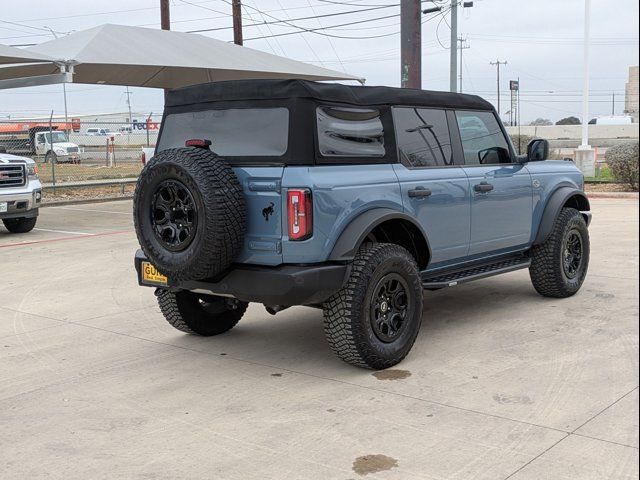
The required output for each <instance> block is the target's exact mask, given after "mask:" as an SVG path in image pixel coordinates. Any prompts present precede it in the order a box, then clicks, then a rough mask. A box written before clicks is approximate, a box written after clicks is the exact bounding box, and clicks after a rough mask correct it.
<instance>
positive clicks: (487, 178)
mask: <svg viewBox="0 0 640 480" xmlns="http://www.w3.org/2000/svg"><path fill="white" fill-rule="evenodd" d="M464 170H465V171H466V172H467V176H468V177H469V183H470V187H471V245H470V248H469V255H476V254H479V253H487V252H493V251H497V250H502V249H509V248H512V247H516V246H519V245H524V244H526V243H528V242H529V239H530V237H531V215H532V187H531V175H530V174H529V171H528V170H527V169H526V168H525V167H524V166H522V165H520V164H513V165H496V166H486V167H465V168H464ZM476 185H478V187H477V188H476ZM485 185H488V186H493V189H492V190H490V191H476V190H486V188H483V187H485Z"/></svg>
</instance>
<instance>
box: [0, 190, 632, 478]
mask: <svg viewBox="0 0 640 480" xmlns="http://www.w3.org/2000/svg"><path fill="white" fill-rule="evenodd" d="M593 207H594V220H593V224H592V227H591V235H592V263H591V267H590V270H589V275H588V277H587V280H586V283H585V285H584V287H583V289H582V291H581V292H580V293H579V294H578V295H576V296H575V297H573V298H570V299H566V300H552V299H544V298H542V297H539V296H538V295H537V294H536V293H535V291H534V290H533V288H532V287H531V284H530V282H529V278H528V275H527V272H526V271H520V272H515V273H512V274H508V275H504V276H501V277H494V278H491V279H486V280H483V281H479V282H476V283H471V284H468V285H463V286H459V287H454V288H451V289H446V290H440V291H437V292H428V293H427V294H426V302H425V310H424V323H423V329H422V331H421V333H420V336H419V338H418V340H417V342H416V344H415V346H414V348H413V351H412V353H411V354H410V355H409V357H408V358H407V359H406V360H405V361H404V362H403V363H402V364H400V365H399V366H398V367H397V368H396V369H394V371H386V372H384V373H383V374H379V373H378V374H373V372H371V371H367V370H361V369H357V368H354V367H351V366H349V365H346V364H343V363H342V362H341V361H339V360H338V359H337V358H335V357H334V356H333V355H332V353H331V352H330V350H329V348H328V347H327V345H326V343H325V341H324V338H323V331H322V316H321V312H320V311H318V310H313V309H307V308H292V309H289V310H286V311H284V312H281V313H279V314H278V315H277V316H276V317H272V316H270V315H269V314H267V313H266V312H265V311H264V309H263V308H262V307H261V306H260V305H252V306H251V308H250V310H249V312H248V314H247V316H246V317H245V318H244V319H243V320H242V321H241V322H240V324H239V325H238V326H237V327H236V328H235V329H234V330H233V331H231V332H229V333H228V334H225V335H222V336H220V337H216V338H208V339H204V338H198V337H193V336H188V335H184V334H181V333H180V332H178V331H177V330H174V329H173V328H172V327H170V326H169V325H168V324H166V322H165V321H164V319H163V318H162V316H161V315H160V313H159V311H158V308H157V307H156V303H155V298H154V296H153V291H152V290H151V289H147V288H140V287H138V286H137V284H136V280H135V275H134V271H133V260H132V257H133V252H134V251H135V249H136V246H137V244H136V238H135V234H134V233H133V229H132V220H131V215H130V210H131V204H130V202H129V201H122V202H114V203H103V204H91V205H75V206H68V207H49V208H45V209H43V210H42V212H41V217H40V220H39V223H38V226H37V230H35V231H33V232H32V233H30V234H26V235H11V234H8V233H7V232H6V231H5V230H4V229H2V228H0V272H1V276H0V278H1V279H2V288H1V289H0V471H1V472H2V473H1V474H0V476H2V478H4V479H24V478H29V479H35V478H63V479H83V480H84V479H99V478H104V479H107V478H108V479H113V478H127V479H131V478H133V479H138V478H139V479H156V478H157V479H177V478H188V479H241V480H248V479H256V480H258V479H259V480H264V479H323V480H324V479H342V480H346V479H355V478H364V477H363V476H364V475H366V478H367V479H400V480H408V479H488V480H496V479H498V480H499V479H518V480H522V479H532V480H538V479H547V478H549V479H554V480H560V479H580V480H587V479H616V480H617V479H626V478H638V287H639V285H638V201H637V200H619V199H599V200H594V201H593Z"/></svg>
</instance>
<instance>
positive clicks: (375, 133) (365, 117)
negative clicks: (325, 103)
mask: <svg viewBox="0 0 640 480" xmlns="http://www.w3.org/2000/svg"><path fill="white" fill-rule="evenodd" d="M316 118H317V124H318V148H319V150H320V154H321V155H323V156H325V157H384V155H385V149H384V128H383V127H382V120H381V119H380V111H379V110H377V109H370V108H343V107H318V108H317V110H316Z"/></svg>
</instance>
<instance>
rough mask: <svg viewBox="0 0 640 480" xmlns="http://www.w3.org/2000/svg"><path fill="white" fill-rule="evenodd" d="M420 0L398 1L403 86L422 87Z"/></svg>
mask: <svg viewBox="0 0 640 480" xmlns="http://www.w3.org/2000/svg"><path fill="white" fill-rule="evenodd" d="M421 14H422V11H421V9H420V0H402V1H401V2H400V57H401V66H400V68H401V71H400V79H401V85H402V87H403V88H422V24H421V22H420V20H421V18H420V16H421Z"/></svg>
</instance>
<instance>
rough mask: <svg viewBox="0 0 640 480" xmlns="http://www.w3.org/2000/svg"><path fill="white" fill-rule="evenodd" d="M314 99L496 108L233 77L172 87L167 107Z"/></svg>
mask: <svg viewBox="0 0 640 480" xmlns="http://www.w3.org/2000/svg"><path fill="white" fill-rule="evenodd" d="M292 98H307V99H315V100H319V101H324V102H335V103H346V104H351V105H362V106H365V105H410V106H414V107H420V106H424V107H438V108H455V109H468V110H493V106H492V105H491V104H490V103H489V102H487V101H486V100H484V99H482V98H480V97H478V96H476V95H466V94H459V93H449V92H436V91H429V90H418V89H411V88H393V87H360V86H351V85H341V84H336V83H319V82H311V81H307V80H230V81H225V82H213V83H204V84H201V85H194V86H190V87H183V88H178V89H175V90H171V91H170V92H169V94H168V96H167V99H166V105H167V106H168V107H175V106H182V105H184V106H186V105H193V104H200V103H208V102H220V101H234V100H278V99H292Z"/></svg>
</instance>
